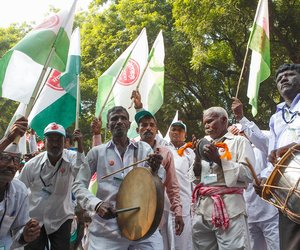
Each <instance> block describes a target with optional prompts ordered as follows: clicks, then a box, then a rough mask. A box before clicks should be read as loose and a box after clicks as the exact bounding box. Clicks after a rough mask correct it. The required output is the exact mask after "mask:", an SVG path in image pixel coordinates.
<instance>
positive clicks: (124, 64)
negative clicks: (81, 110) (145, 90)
mask: <svg viewBox="0 0 300 250" xmlns="http://www.w3.org/2000/svg"><path fill="white" fill-rule="evenodd" d="M145 30H146V29H145V28H143V30H142V32H141V33H140V35H139V36H138V38H137V40H136V43H135V44H134V46H133V48H132V50H131V51H130V53H129V54H128V56H127V57H126V60H125V62H124V63H123V65H122V68H121V69H120V71H119V72H118V75H117V77H116V79H115V81H114V83H113V85H112V87H111V88H110V90H109V93H108V95H107V96H106V99H105V101H104V103H103V105H102V108H101V110H100V113H99V116H98V118H99V119H100V118H101V116H102V112H103V110H104V108H105V105H106V104H107V101H108V99H109V97H110V95H111V93H112V91H113V89H114V87H115V86H116V83H117V81H118V79H119V76H120V75H121V73H122V71H123V69H124V68H125V67H126V65H127V62H128V61H129V58H130V56H131V54H132V51H133V50H134V48H135V46H136V45H137V43H138V41H139V39H140V37H141V36H142V34H143V32H145Z"/></svg>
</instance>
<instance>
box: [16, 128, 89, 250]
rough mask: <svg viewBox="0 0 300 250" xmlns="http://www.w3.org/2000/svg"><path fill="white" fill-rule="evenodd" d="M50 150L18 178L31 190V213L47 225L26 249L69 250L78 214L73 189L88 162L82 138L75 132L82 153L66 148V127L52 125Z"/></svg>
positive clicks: (48, 130)
mask: <svg viewBox="0 0 300 250" xmlns="http://www.w3.org/2000/svg"><path fill="white" fill-rule="evenodd" d="M44 136H45V138H44V143H45V148H46V151H45V152H43V153H40V154H39V155H37V156H36V157H34V158H32V159H31V160H30V161H28V162H27V163H26V164H25V166H24V168H23V169H22V172H21V173H20V175H19V176H18V178H19V179H20V180H21V181H23V182H24V183H25V185H26V186H27V187H28V188H29V189H30V191H31V193H30V195H29V203H30V208H29V210H30V211H29V213H30V216H31V217H33V218H36V219H37V220H38V221H40V224H41V225H43V226H42V229H41V234H40V236H39V238H37V239H36V240H35V241H33V242H31V243H30V244H28V245H27V246H26V247H25V249H30V250H34V249H40V250H44V249H45V247H47V248H48V246H49V245H48V241H50V245H51V249H53V250H56V249H57V250H58V249H69V247H70V230H71V223H72V219H73V215H74V206H73V204H72V199H71V188H72V183H73V180H74V178H75V177H76V175H77V172H78V170H79V168H80V167H81V166H82V164H83V161H84V154H83V146H82V136H81V133H80V131H79V130H75V132H74V140H75V141H78V152H77V154H74V153H73V152H71V151H69V150H67V149H64V142H65V137H66V131H65V129H64V127H63V126H61V125H59V124H56V123H50V124H49V125H48V126H47V127H46V128H45V130H44Z"/></svg>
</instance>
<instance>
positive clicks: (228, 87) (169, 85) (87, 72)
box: [0, 0, 300, 149]
mask: <svg viewBox="0 0 300 250" xmlns="http://www.w3.org/2000/svg"><path fill="white" fill-rule="evenodd" d="M257 3H258V1H257V0H255V1H254V0H215V1H211V0H171V1H170V0H168V1H167V0H151V1H150V0H149V1H143V0H118V1H117V0H115V1H108V0H106V1H105V0H94V1H92V2H91V4H90V6H89V10H88V12H81V13H80V14H78V15H77V16H76V19H75V26H80V31H81V39H82V42H81V53H82V72H81V75H80V84H81V96H82V114H81V118H80V129H81V131H82V132H83V134H84V136H85V138H86V142H85V145H86V149H87V148H88V147H90V145H91V133H90V124H91V121H92V119H93V116H94V112H95V102H96V98H97V84H98V77H99V76H100V75H101V74H102V73H103V72H104V71H105V70H106V69H107V68H109V66H110V65H111V64H112V63H113V62H114V61H115V60H116V59H117V58H118V56H119V55H120V54H121V53H122V52H123V51H124V50H125V49H126V48H127V47H128V46H129V45H130V44H131V43H132V41H133V40H134V39H135V38H136V37H137V36H138V35H139V33H140V32H141V30H142V28H144V27H146V29H147V36H148V40H149V47H150V48H151V46H152V44H153V42H154V40H155V38H156V36H157V34H158V32H159V30H160V29H162V30H163V36H164V43H165V52H166V57H165V91H164V94H165V96H164V100H165V101H164V105H163V106H162V108H161V109H160V110H159V111H158V113H157V114H156V117H157V120H158V121H159V129H160V131H161V132H162V134H165V132H166V131H167V129H168V126H169V124H170V122H171V121H172V119H173V116H174V115H175V112H176V110H179V118H180V119H182V120H184V121H185V122H186V123H187V125H188V133H189V138H190V136H191V135H192V133H195V134H196V135H197V136H198V137H200V136H203V128H202V126H201V120H202V111H203V109H206V108H209V107H211V106H222V107H224V108H225V109H227V111H228V112H229V113H231V102H232V101H231V97H232V96H235V95H236V90H237V82H238V79H239V76H240V72H241V68H242V64H243V60H244V56H245V52H246V46H247V42H248V38H249V35H250V28H251V26H252V24H253V20H254V16H255V11H256V8H257ZM269 13H270V43H271V72H272V75H271V77H270V78H269V79H267V80H266V81H265V82H264V83H262V84H261V88H260V92H259V114H258V115H257V116H256V117H255V118H253V117H252V116H251V113H250V111H251V108H250V106H249V105H248V104H247V103H248V98H247V97H246V91H247V81H248V75H249V65H250V53H249V55H248V57H247V61H246V68H245V70H244V73H243V79H242V82H241V86H240V91H239V95H238V97H239V98H240V99H241V100H242V102H243V103H244V108H245V114H246V116H247V117H249V118H250V119H254V120H255V121H256V122H257V123H258V125H260V126H261V128H262V129H266V128H267V126H268V121H269V118H270V115H271V114H272V113H273V112H274V110H275V106H276V103H278V102H279V101H280V100H279V95H278V92H277V89H276V86H275V84H274V74H275V70H276V68H277V67H278V66H279V65H280V64H282V63H284V62H295V63H299V61H300V58H299V57H300V53H299V52H300V32H298V31H299V29H300V19H299V18H298V17H299V14H300V1H294V0H285V1H284V0H273V1H269ZM27 28H28V27H27ZM25 31H26V27H25V26H16V25H14V26H11V27H10V28H8V29H0V45H1V46H0V55H2V54H3V53H4V52H5V51H7V50H8V49H9V48H10V47H11V46H12V45H13V44H14V43H15V42H16V41H18V40H19V38H20V37H22V36H23V35H24V32H25ZM0 102H1V103H0V105H1V106H3V107H4V106H5V107H6V106H7V109H5V110H4V111H3V112H5V113H3V116H1V117H5V118H2V121H1V123H0V124H1V127H0V129H2V130H3V129H4V128H2V127H5V126H2V124H6V123H7V122H6V121H9V120H10V118H11V116H12V113H13V111H14V109H15V106H14V105H15V104H13V103H12V104H11V103H8V102H7V100H0ZM9 102H10V101H9ZM1 114H2V113H1ZM5 119H6V121H5V122H3V120H5ZM5 128H6V127H5ZM0 132H1V131H0ZM104 132H105V131H103V137H104ZM107 138H110V135H109V133H108V134H107Z"/></svg>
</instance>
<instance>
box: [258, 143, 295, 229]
mask: <svg viewBox="0 0 300 250" xmlns="http://www.w3.org/2000/svg"><path fill="white" fill-rule="evenodd" d="M299 181H300V151H299V150H298V149H296V148H291V149H289V150H288V151H287V152H286V153H285V155H284V156H283V157H282V158H281V160H280V161H279V162H278V163H277V164H276V166H275V168H274V170H273V171H272V173H271V175H270V176H269V178H268V179H267V181H266V183H265V185H264V188H263V191H262V198H263V199H265V200H266V201H267V202H269V203H271V204H272V205H274V206H276V207H278V208H279V209H280V210H281V211H282V212H283V213H284V214H287V216H288V217H289V218H290V219H291V220H293V221H294V222H296V223H298V224H300V185H299Z"/></svg>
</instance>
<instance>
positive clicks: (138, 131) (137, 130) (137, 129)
mask: <svg viewBox="0 0 300 250" xmlns="http://www.w3.org/2000/svg"><path fill="white" fill-rule="evenodd" d="M135 131H136V132H137V133H138V134H139V133H140V129H139V125H138V126H137V128H136V129H135Z"/></svg>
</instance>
